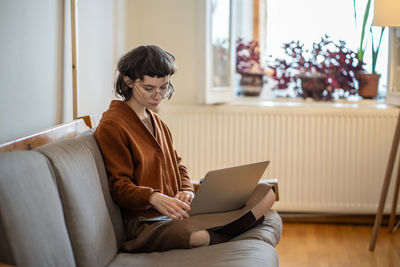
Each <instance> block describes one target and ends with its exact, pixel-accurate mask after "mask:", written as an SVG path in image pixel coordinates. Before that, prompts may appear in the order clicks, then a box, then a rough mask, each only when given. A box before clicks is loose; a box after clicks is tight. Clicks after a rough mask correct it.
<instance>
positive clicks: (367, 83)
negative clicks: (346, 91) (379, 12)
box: [353, 0, 385, 98]
mask: <svg viewBox="0 0 400 267" xmlns="http://www.w3.org/2000/svg"><path fill="white" fill-rule="evenodd" d="M371 2H372V1H371V0H367V1H366V5H365V10H364V14H363V17H362V19H363V20H362V27H361V35H360V45H359V47H358V50H357V59H358V60H359V61H360V62H364V55H365V50H366V48H367V44H368V41H369V40H370V42H371V52H372V57H371V58H372V68H371V73H368V72H367V71H366V70H365V69H364V68H362V69H361V70H359V72H358V73H357V76H358V80H359V88H358V94H359V95H360V96H362V97H364V98H373V97H376V96H377V95H378V85H379V79H380V77H381V75H380V74H378V73H377V72H376V63H377V61H378V53H379V49H380V47H381V42H382V37H383V33H384V31H385V27H379V28H380V30H381V31H380V36H379V41H378V45H377V46H375V41H374V34H373V31H372V25H371V22H370V21H369V19H368V18H369V15H370V11H371ZM353 8H354V21H355V24H356V26H357V12H356V1H355V0H353ZM368 28H369V35H370V36H368Z"/></svg>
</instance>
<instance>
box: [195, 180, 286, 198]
mask: <svg viewBox="0 0 400 267" xmlns="http://www.w3.org/2000/svg"><path fill="white" fill-rule="evenodd" d="M192 183H193V186H194V192H195V193H196V192H197V190H198V189H199V186H200V183H201V182H200V181H192ZM259 183H264V184H270V185H272V186H273V187H274V188H275V190H274V191H275V201H278V200H279V190H278V179H262V180H260V182H259Z"/></svg>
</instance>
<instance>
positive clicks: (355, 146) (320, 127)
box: [160, 102, 398, 214]
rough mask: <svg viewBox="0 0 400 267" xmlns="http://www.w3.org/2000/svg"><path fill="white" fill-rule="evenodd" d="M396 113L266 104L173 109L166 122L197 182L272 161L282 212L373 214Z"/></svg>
mask: <svg viewBox="0 0 400 267" xmlns="http://www.w3.org/2000/svg"><path fill="white" fill-rule="evenodd" d="M397 112H398V111H397V109H395V108H393V107H390V106H386V105H383V104H378V105H373V104H370V105H367V104H365V105H359V104H318V103H314V104H309V105H304V104H299V103H296V102H294V103H285V104H279V103H278V104H274V103H273V102H264V103H261V105H257V106H251V105H248V104H247V105H220V106H176V105H169V106H166V107H163V108H162V109H161V111H160V114H161V116H162V117H163V119H164V120H165V121H166V123H167V124H168V126H169V128H170V130H171V132H172V135H173V138H174V145H175V147H176V149H177V151H178V153H179V154H180V155H181V156H182V159H183V161H182V162H183V164H184V165H186V166H187V167H188V170H189V174H190V175H191V177H192V179H193V180H198V179H200V178H202V177H204V175H205V174H206V172H207V171H208V170H211V169H217V168H224V167H229V166H234V165H239V164H246V163H251V162H256V161H263V160H270V165H269V167H268V169H267V171H266V172H265V173H264V176H263V178H264V179H273V178H276V179H278V182H279V193H280V200H279V202H277V203H276V204H275V206H274V207H275V209H277V210H278V211H289V212H329V213H349V214H372V213H375V212H376V210H377V206H378V201H379V196H380V192H381V187H382V183H383V178H384V176H385V171H386V164H387V161H388V158H389V153H390V147H391V142H392V138H393V134H394V128H395V124H396V118H397ZM396 162H397V160H396ZM395 170H397V167H396V166H395ZM394 173H396V171H394ZM394 180H395V179H394V178H393V179H392V185H391V187H390V188H391V190H390V191H389V197H388V200H387V202H386V203H387V204H386V206H385V213H389V212H390V206H391V201H392V198H393V187H394Z"/></svg>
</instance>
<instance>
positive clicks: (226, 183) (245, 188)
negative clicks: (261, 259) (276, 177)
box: [142, 161, 269, 222]
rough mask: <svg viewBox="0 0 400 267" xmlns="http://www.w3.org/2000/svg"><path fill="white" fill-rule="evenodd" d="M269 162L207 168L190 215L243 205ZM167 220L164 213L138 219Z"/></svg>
mask: <svg viewBox="0 0 400 267" xmlns="http://www.w3.org/2000/svg"><path fill="white" fill-rule="evenodd" d="M268 165H269V161H262V162H256V163H251V164H246V165H240V166H235V167H230V168H224V169H219V170H212V171H209V172H208V173H207V174H206V176H205V177H204V179H203V182H202V183H201V184H200V187H199V189H198V190H197V192H196V195H195V197H194V199H193V200H192V202H191V204H190V211H189V212H188V214H189V215H190V216H194V215H199V214H206V213H219V212H226V211H232V210H237V209H240V208H242V207H243V206H244V204H246V201H247V200H248V199H249V198H250V196H251V194H252V192H253V190H254V189H255V187H256V186H257V184H258V181H259V180H260V179H261V177H262V175H263V174H264V172H265V170H266V169H267V167H268ZM163 220H171V219H170V218H169V217H168V216H157V217H153V218H146V219H142V221H144V222H151V221H163Z"/></svg>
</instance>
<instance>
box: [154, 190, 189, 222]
mask: <svg viewBox="0 0 400 267" xmlns="http://www.w3.org/2000/svg"><path fill="white" fill-rule="evenodd" d="M150 204H151V205H153V207H154V208H155V209H156V210H158V212H160V213H161V214H162V215H166V216H168V217H169V218H171V219H173V220H182V219H184V218H189V214H187V213H186V211H185V210H190V207H189V205H188V204H186V203H185V202H183V201H181V200H179V199H178V198H174V197H169V196H167V195H164V194H161V193H159V192H154V193H153V194H152V195H151V196H150Z"/></svg>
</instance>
